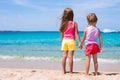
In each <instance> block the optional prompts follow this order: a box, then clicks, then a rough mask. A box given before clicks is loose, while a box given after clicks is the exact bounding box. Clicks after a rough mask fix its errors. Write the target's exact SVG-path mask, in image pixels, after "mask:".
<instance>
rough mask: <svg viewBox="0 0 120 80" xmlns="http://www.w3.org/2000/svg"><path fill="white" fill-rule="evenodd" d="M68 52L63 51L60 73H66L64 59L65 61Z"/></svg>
mask: <svg viewBox="0 0 120 80" xmlns="http://www.w3.org/2000/svg"><path fill="white" fill-rule="evenodd" d="M67 55H68V51H63V53H62V73H63V74H65V73H66V59H67Z"/></svg>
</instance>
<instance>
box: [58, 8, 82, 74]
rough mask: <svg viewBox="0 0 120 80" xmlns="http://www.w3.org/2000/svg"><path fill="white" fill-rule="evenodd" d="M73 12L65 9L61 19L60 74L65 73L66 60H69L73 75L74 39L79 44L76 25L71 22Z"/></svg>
mask: <svg viewBox="0 0 120 80" xmlns="http://www.w3.org/2000/svg"><path fill="white" fill-rule="evenodd" d="M73 17H74V14H73V10H72V9H71V8H65V9H64V12H63V16H62V19H61V25H60V33H61V40H62V48H61V50H62V51H63V53H62V73H63V74H65V73H66V59H67V58H68V60H69V67H70V73H73V55H74V51H75V50H76V42H75V37H76V38H77V39H78V42H79V44H80V37H79V33H78V25H77V23H76V22H74V21H73Z"/></svg>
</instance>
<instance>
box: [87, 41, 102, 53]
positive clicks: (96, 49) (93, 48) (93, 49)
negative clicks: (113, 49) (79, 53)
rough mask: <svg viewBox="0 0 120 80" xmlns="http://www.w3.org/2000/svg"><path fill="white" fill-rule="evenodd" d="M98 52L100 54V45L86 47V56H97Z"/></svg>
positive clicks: (94, 44)
mask: <svg viewBox="0 0 120 80" xmlns="http://www.w3.org/2000/svg"><path fill="white" fill-rule="evenodd" d="M98 52H100V48H99V46H98V44H96V43H93V44H88V45H86V49H85V54H97V53H98Z"/></svg>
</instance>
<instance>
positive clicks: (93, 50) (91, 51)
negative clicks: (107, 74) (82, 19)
mask: <svg viewBox="0 0 120 80" xmlns="http://www.w3.org/2000/svg"><path fill="white" fill-rule="evenodd" d="M87 22H88V25H89V26H88V27H87V28H86V29H85V30H84V35H83V38H82V41H81V44H80V48H81V49H82V44H83V42H84V41H85V45H86V49H85V54H86V75H88V73H89V67H90V59H91V55H92V56H93V62H94V69H95V75H97V73H98V61H97V53H98V52H100V51H101V50H102V36H101V34H100V30H99V29H98V28H97V27H96V23H97V16H96V15H95V13H90V14H88V16H87ZM97 37H99V40H100V41H99V42H100V47H99V46H98V44H97Z"/></svg>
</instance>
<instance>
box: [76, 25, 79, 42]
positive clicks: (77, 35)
mask: <svg viewBox="0 0 120 80" xmlns="http://www.w3.org/2000/svg"><path fill="white" fill-rule="evenodd" d="M75 36H76V38H77V39H78V42H79V43H80V36H79V32H78V24H77V23H75Z"/></svg>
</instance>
